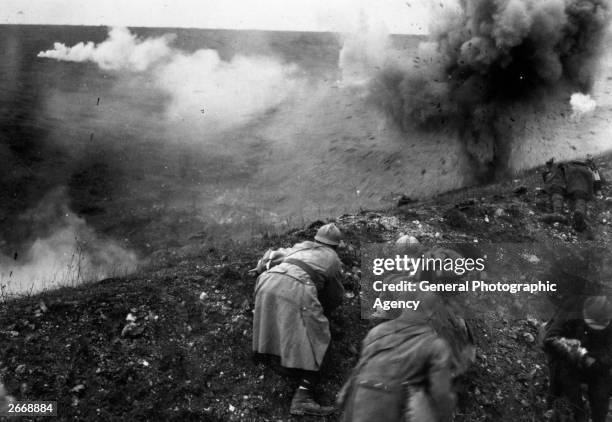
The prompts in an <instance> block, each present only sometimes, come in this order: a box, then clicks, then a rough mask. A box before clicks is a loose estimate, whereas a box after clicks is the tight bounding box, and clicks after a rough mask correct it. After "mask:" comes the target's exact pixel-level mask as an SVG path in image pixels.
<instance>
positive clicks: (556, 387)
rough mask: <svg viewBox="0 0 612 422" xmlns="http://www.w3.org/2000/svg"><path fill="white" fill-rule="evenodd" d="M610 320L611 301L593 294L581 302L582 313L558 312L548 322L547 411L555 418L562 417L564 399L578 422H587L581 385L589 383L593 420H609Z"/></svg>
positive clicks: (546, 346)
mask: <svg viewBox="0 0 612 422" xmlns="http://www.w3.org/2000/svg"><path fill="white" fill-rule="evenodd" d="M565 313H567V311H566V312H565ZM611 320H612V303H610V300H609V299H608V298H606V297H605V296H591V297H588V298H587V299H586V300H585V301H584V303H583V304H582V311H581V312H580V311H579V312H577V313H572V312H569V313H567V314H566V315H559V316H556V317H555V318H553V320H551V322H549V325H548V328H547V330H546V334H545V338H544V351H545V352H546V354H547V357H548V364H549V374H550V381H549V392H548V406H549V408H550V409H551V410H549V412H548V413H549V415H550V417H551V418H552V420H553V421H559V420H563V419H562V415H561V413H562V410H561V408H560V407H561V406H560V405H561V404H562V403H563V401H565V402H566V403H567V405H568V406H566V407H567V408H569V412H570V413H571V414H572V415H571V416H572V417H573V420H574V421H575V422H586V421H587V413H586V406H585V403H584V400H583V398H582V387H581V384H586V385H587V386H588V399H589V407H590V409H591V419H592V421H593V422H605V421H606V415H607V414H608V406H609V395H610V394H611V393H612V376H611V373H610V371H611V370H612V324H611V323H610V321H611Z"/></svg>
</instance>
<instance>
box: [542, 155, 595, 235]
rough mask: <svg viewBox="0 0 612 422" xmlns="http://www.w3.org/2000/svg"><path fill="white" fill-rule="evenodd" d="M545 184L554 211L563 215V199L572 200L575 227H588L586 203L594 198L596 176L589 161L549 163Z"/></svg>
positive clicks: (577, 228)
mask: <svg viewBox="0 0 612 422" xmlns="http://www.w3.org/2000/svg"><path fill="white" fill-rule="evenodd" d="M543 178H544V186H545V189H546V191H547V193H548V194H549V195H550V201H551V205H552V210H553V213H554V214H556V215H559V216H561V215H562V213H563V201H564V199H565V198H566V197H567V198H568V199H570V200H571V201H572V204H573V214H574V227H575V228H576V230H579V231H582V230H584V229H585V228H586V223H585V218H586V203H587V201H590V200H591V199H592V198H593V193H594V183H595V178H594V176H593V171H592V168H591V166H589V164H588V163H586V162H582V161H571V162H569V163H561V164H554V163H553V162H552V161H550V162H548V163H547V171H546V172H545V173H544V174H543Z"/></svg>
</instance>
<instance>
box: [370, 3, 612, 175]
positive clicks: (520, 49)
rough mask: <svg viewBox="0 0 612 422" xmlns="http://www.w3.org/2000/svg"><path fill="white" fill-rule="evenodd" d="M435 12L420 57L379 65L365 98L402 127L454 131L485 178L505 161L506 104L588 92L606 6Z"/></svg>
mask: <svg viewBox="0 0 612 422" xmlns="http://www.w3.org/2000/svg"><path fill="white" fill-rule="evenodd" d="M443 6H445V7H443ZM440 7H441V8H442V9H441V10H442V12H441V16H440V18H439V19H434V22H435V23H434V28H432V31H431V36H430V39H429V40H428V41H427V42H423V43H421V45H420V47H419V55H418V57H413V58H411V59H412V62H410V63H409V64H407V63H400V62H399V61H397V60H396V61H395V62H394V63H392V64H389V65H387V66H385V68H384V69H383V70H382V71H381V72H380V74H379V75H378V77H377V78H375V80H374V82H373V84H372V95H373V97H374V99H375V100H376V101H377V102H378V103H379V105H381V106H382V107H383V108H384V109H385V110H386V111H387V112H388V113H390V114H391V115H392V117H393V118H394V120H395V121H396V122H397V123H398V124H399V125H400V126H401V127H402V128H403V129H405V130H407V129H408V128H410V127H414V126H418V127H420V128H425V129H433V130H437V129H439V128H440V127H441V126H447V125H449V124H450V125H453V126H455V127H456V128H457V130H458V131H459V133H460V136H461V138H462V139H463V141H464V144H465V147H466V150H467V152H468V154H469V155H470V156H471V158H473V159H474V160H475V162H476V163H477V164H478V168H479V172H480V176H484V177H487V178H488V177H490V176H491V175H492V174H494V173H495V171H496V170H500V169H502V168H503V167H504V163H505V159H506V158H507V157H506V154H507V149H508V143H509V142H510V141H511V139H509V138H511V130H509V127H508V123H509V122H507V121H506V120H507V119H506V117H507V113H506V111H507V110H508V108H509V107H512V106H516V105H517V104H522V105H523V104H533V103H536V102H537V101H541V100H542V99H543V98H546V97H547V96H549V95H553V94H554V95H559V94H560V92H563V93H565V95H567V99H568V100H569V94H571V93H572V92H576V91H580V92H583V93H588V92H589V91H590V90H591V88H592V86H593V81H594V75H595V69H596V64H597V59H598V57H599V55H600V52H601V49H602V40H603V37H604V33H605V30H606V27H607V25H608V22H609V18H610V1H609V0H459V2H458V3H456V4H455V5H443V4H440ZM510 126H511V123H510Z"/></svg>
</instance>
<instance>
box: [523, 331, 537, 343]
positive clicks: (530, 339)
mask: <svg viewBox="0 0 612 422" xmlns="http://www.w3.org/2000/svg"><path fill="white" fill-rule="evenodd" d="M523 339H524V340H525V341H526V342H527V343H534V342H535V337H534V336H533V334H531V333H523Z"/></svg>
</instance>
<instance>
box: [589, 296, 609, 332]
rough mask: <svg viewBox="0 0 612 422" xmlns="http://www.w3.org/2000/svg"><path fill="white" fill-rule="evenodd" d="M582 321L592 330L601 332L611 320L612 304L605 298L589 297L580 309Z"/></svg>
mask: <svg viewBox="0 0 612 422" xmlns="http://www.w3.org/2000/svg"><path fill="white" fill-rule="evenodd" d="M582 315H583V317H584V321H585V322H586V323H587V325H588V326H589V327H591V328H592V329H594V330H603V329H605V328H606V327H607V326H608V325H610V321H611V320H612V303H610V300H609V299H608V298H607V297H606V296H591V297H589V298H587V299H586V300H585V301H584V306H583V308H582Z"/></svg>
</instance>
